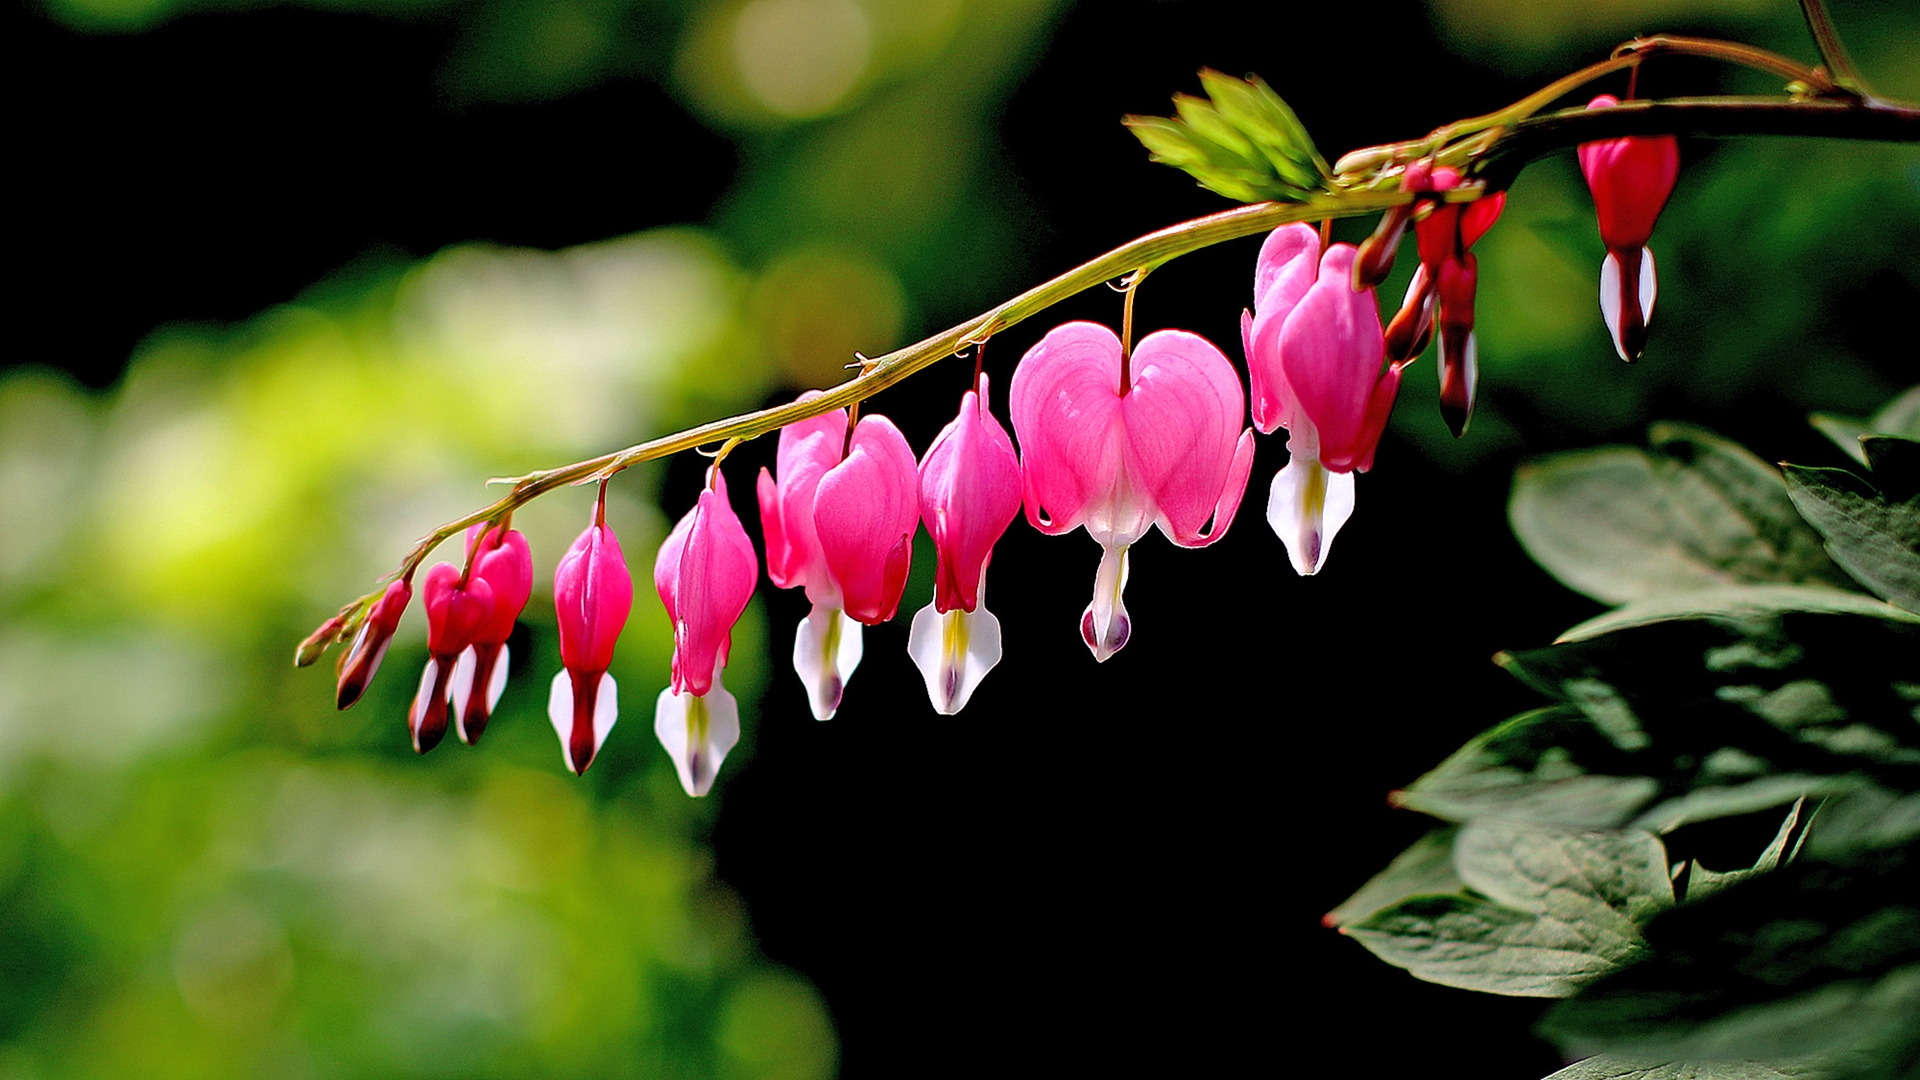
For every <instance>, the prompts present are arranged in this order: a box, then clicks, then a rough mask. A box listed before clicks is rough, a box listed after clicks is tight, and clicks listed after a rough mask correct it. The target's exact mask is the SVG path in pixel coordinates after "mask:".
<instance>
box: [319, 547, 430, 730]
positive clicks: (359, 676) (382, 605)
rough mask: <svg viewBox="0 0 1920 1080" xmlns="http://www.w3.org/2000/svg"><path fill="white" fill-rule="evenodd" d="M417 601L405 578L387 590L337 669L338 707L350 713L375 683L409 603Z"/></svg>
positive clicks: (362, 624)
mask: <svg viewBox="0 0 1920 1080" xmlns="http://www.w3.org/2000/svg"><path fill="white" fill-rule="evenodd" d="M412 599H413V586H412V585H410V584H408V582H407V579H405V578H401V579H400V580H399V581H396V582H394V583H393V584H391V585H388V586H387V591H386V592H384V593H382V594H381V595H380V599H378V600H375V601H374V602H373V607H372V609H371V610H369V611H368V612H367V616H366V618H365V619H362V620H361V622H360V630H359V632H357V633H356V634H354V637H353V644H352V645H351V646H349V647H348V648H347V651H346V652H343V653H341V654H340V665H339V667H338V668H337V669H336V672H337V674H338V677H339V682H338V687H337V691H336V694H335V697H334V707H335V708H340V709H349V708H352V707H353V703H354V702H356V701H359V700H360V695H361V694H363V693H365V692H366V689H367V684H368V683H370V682H372V681H373V676H374V673H375V672H378V671H379V670H380V661H382V660H384V659H386V656H387V646H388V645H391V644H392V643H393V632H394V631H395V630H398V629H399V628H400V616H401V615H402V614H404V613H405V612H406V610H407V602H408V601H409V600H412Z"/></svg>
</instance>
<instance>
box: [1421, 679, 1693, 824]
mask: <svg viewBox="0 0 1920 1080" xmlns="http://www.w3.org/2000/svg"><path fill="white" fill-rule="evenodd" d="M1636 770H1637V765H1636V764H1635V763H1633V762H1632V761H1631V760H1630V759H1629V757H1628V756H1627V755H1625V754H1623V753H1621V752H1620V750H1619V748H1618V747H1617V746H1615V745H1614V744H1613V743H1612V741H1611V740H1609V739H1607V738H1606V736H1605V735H1604V734H1603V733H1602V732H1601V731H1600V730H1599V729H1598V728H1597V727H1596V726H1595V725H1594V723H1593V722H1592V721H1591V720H1589V719H1588V718H1587V717H1586V715H1585V714H1583V713H1582V712H1580V710H1578V709H1576V708H1573V707H1572V706H1566V705H1558V706H1553V707H1551V708H1546V709H1537V710H1535V711H1533V712H1529V713H1522V714H1521V715H1519V716H1516V717H1514V718H1513V719H1511V720H1508V721H1506V722H1505V723H1502V724H1500V725H1499V726H1497V727H1494V728H1492V729H1491V730H1488V731H1485V732H1483V733H1481V734H1480V735H1478V736H1476V737H1475V738H1474V739H1473V740H1472V741H1470V742H1468V743H1467V745H1465V746H1463V747H1461V748H1460V749H1459V750H1457V751H1455V752H1454V753H1453V755H1452V756H1451V757H1449V758H1447V760H1445V761H1443V762H1441V763H1440V765H1439V766H1438V767H1436V768H1435V769H1434V770H1433V771H1432V772H1429V773H1427V774H1426V775H1425V776H1422V777H1421V778H1420V779H1418V780H1416V781H1414V782H1413V783H1412V784H1411V785H1409V786H1408V787H1407V789H1406V790H1405V791H1399V792H1395V793H1394V794H1393V796H1392V798H1393V802H1394V803H1395V805H1398V806H1403V807H1406V808H1408V809H1411V810H1418V811H1420V812H1421V813H1425V814H1432V815H1433V816H1434V817H1437V818H1441V819H1443V820H1447V821H1470V820H1472V819H1474V818H1476V817H1484V816H1491V815H1499V816H1503V817H1510V818H1515V819H1518V820H1526V821H1537V822H1544V823H1550V824H1560V825H1583V826H1590V827H1610V826H1615V825H1620V824H1622V823H1624V822H1626V821H1628V820H1630V819H1632V818H1633V816H1634V815H1635V814H1636V813H1637V812H1638V811H1639V810H1640V809H1641V808H1642V807H1644V806H1646V805H1647V804H1648V803H1650V802H1652V801H1653V800H1654V798H1655V797H1656V796H1657V795H1658V794H1659V793H1660V782H1659V781H1657V780H1654V779H1653V778H1651V777H1647V776H1639V775H1634V772H1635V771H1636ZM1616 771H1617V772H1618V774H1617V775H1609V774H1610V773H1615V772H1616Z"/></svg>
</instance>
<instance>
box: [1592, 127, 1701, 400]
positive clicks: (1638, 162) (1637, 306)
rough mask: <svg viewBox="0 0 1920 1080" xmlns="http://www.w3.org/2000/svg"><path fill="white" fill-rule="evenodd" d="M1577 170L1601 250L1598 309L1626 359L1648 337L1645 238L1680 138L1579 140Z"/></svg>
mask: <svg viewBox="0 0 1920 1080" xmlns="http://www.w3.org/2000/svg"><path fill="white" fill-rule="evenodd" d="M1618 104H1620V102H1619V100H1618V99H1617V98H1615V97H1614V96H1613V95H1611V94H1601V95H1600V96H1599V97H1597V98H1594V99H1593V100H1592V101H1590V102H1588V103H1587V108H1589V109H1608V108H1612V107H1613V106H1615V105H1618ZM1580 171H1581V172H1582V173H1585V174H1586V177H1587V190H1589V191H1591V192H1592V193H1593V209H1594V215H1595V217H1597V218H1598V219H1599V222H1600V242H1601V243H1602V244H1605V245H1606V248H1607V257H1606V260H1605V261H1604V262H1602V263H1601V264H1600V312H1601V314H1602V315H1603V316H1604V317H1605V318H1606V320H1607V329H1608V331H1609V332H1611V333H1612V335H1613V347H1614V351H1616V352H1618V353H1619V354H1620V359H1622V360H1625V361H1627V362H1628V363H1632V362H1634V361H1636V360H1638V359H1640V354H1641V352H1642V351H1644V350H1645V348H1646V344H1647V320H1648V319H1650V318H1652V317H1653V300H1654V295H1655V294H1656V293H1657V292H1658V289H1657V288H1656V286H1655V283H1654V274H1653V252H1651V251H1649V250H1647V246H1646V245H1647V241H1648V239H1650V238H1651V237H1652V236H1653V224H1654V222H1655V221H1656V220H1657V219H1658V218H1659V217H1660V211H1661V210H1662V209H1663V208H1664V207H1665V206H1666V205H1667V197H1668V196H1670V195H1672V194H1673V185H1674V183H1675V181H1677V180H1678V179H1679V177H1680V143H1679V141H1678V140H1676V139H1675V138H1674V137H1673V136H1671V135H1657V136H1647V137H1643V136H1626V137H1623V138H1618V139H1601V140H1598V141H1596V142H1590V143H1581V144H1580Z"/></svg>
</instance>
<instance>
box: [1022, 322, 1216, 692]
mask: <svg viewBox="0 0 1920 1080" xmlns="http://www.w3.org/2000/svg"><path fill="white" fill-rule="evenodd" d="M1245 409H1246V397H1245V395H1244V394H1243V393H1242V392H1241V389H1240V379H1239V376H1237V375H1236V374H1234V370H1233V365H1232V364H1230V363H1228V362H1227V358H1226V357H1225V356H1224V355H1222V354H1221V352H1220V350H1219V349H1216V348H1214V347H1213V345H1212V343H1210V342H1208V341H1207V340H1206V339H1205V338H1202V337H1199V336H1198V335H1195V334H1189V333H1187V332H1185V331H1182V330H1162V331H1160V332H1158V333H1155V334H1152V335H1149V336H1148V337H1147V338H1146V340H1144V341H1142V342H1140V345H1139V347H1138V348H1136V349H1135V350H1134V351H1133V355H1132V357H1131V358H1128V357H1126V356H1125V355H1124V353H1123V351H1122V347H1121V344H1120V339H1119V338H1118V337H1115V336H1114V333H1113V331H1111V330H1108V329H1107V328H1106V327H1104V326H1100V325H1098V324H1096V323H1089V322H1071V323H1067V324H1066V325H1064V326H1057V327H1054V328H1053V329H1052V330H1050V331H1048V333H1047V336H1046V337H1044V338H1041V339H1040V342H1039V343H1038V344H1036V345H1035V346H1034V347H1033V348H1031V349H1029V350H1027V354H1026V355H1025V356H1023V357H1021V359H1020V366H1019V367H1018V368H1016V369H1015V370H1014V373H1013V390H1012V394H1011V412H1012V414H1013V430H1014V432H1015V434H1017V435H1018V436H1019V438H1020V452H1021V460H1020V470H1021V478H1022V486H1023V494H1024V501H1025V504H1026V513H1027V520H1028V521H1029V522H1031V523H1032V524H1033V526H1034V528H1036V529H1039V530H1040V531H1041V532H1043V533H1046V534H1047V535H1049V536H1058V535H1060V534H1062V533H1065V532H1069V531H1071V530H1072V529H1075V528H1078V527H1080V526H1082V525H1084V526H1086V529H1087V534H1088V535H1089V536H1091V537H1093V539H1094V540H1095V541H1096V542H1097V543H1099V544H1100V546H1101V548H1102V549H1103V552H1102V554H1101V557H1100V569H1099V571H1098V573H1097V574H1096V576H1095V578H1094V591H1093V602H1092V603H1091V604H1089V605H1088V606H1087V610H1086V612H1085V613H1084V614H1083V615H1082V616H1081V618H1080V636H1081V637H1082V638H1084V639H1085V640H1086V643H1087V647H1088V648H1090V649H1092V650H1093V655H1094V658H1095V659H1096V660H1105V659H1106V658H1107V657H1109V656H1112V655H1113V654H1114V653H1116V652H1118V651H1120V649H1121V647H1122V646H1124V645H1126V643H1127V638H1128V637H1129V636H1130V635H1131V633H1132V623H1131V621H1130V620H1129V619H1128V617H1127V609H1126V604H1125V603H1124V602H1123V600H1122V596H1121V594H1122V591H1123V590H1124V589H1125V588H1126V583H1127V549H1128V548H1129V547H1131V546H1132V545H1133V543H1134V542H1135V541H1137V540H1139V539H1140V537H1142V536H1144V535H1146V533H1147V530H1148V529H1149V528H1151V527H1153V526H1155V525H1158V526H1159V527H1160V531H1161V532H1163V533H1165V534H1166V536H1167V538H1168V539H1169V540H1172V541H1173V542H1174V543H1176V544H1179V545H1180V546H1181V547H1205V546H1206V545H1208V544H1211V543H1213V542H1214V541H1215V540H1218V539H1219V538H1220V537H1222V536H1224V535H1226V532H1227V528H1228V527H1229V526H1230V525H1232V524H1233V515H1234V511H1236V510H1238V509H1239V508H1240V497H1241V496H1242V495H1243V494H1245V492H1246V486H1247V473H1248V471H1249V470H1250V469H1251V468H1252V467H1253V430H1252V429H1251V428H1248V429H1244V430H1243V429H1242V428H1241V426H1240V425H1241V417H1242V416H1244V415H1245ZM1209 519H1211V520H1212V522H1213V528H1212V531H1210V532H1209V531H1205V529H1206V526H1207V522H1208V520H1209Z"/></svg>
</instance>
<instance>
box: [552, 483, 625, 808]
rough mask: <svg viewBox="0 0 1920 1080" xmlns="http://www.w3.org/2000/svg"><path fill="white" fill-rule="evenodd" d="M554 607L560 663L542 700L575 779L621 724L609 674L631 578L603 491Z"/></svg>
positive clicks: (564, 559) (558, 573) (560, 578)
mask: <svg viewBox="0 0 1920 1080" xmlns="http://www.w3.org/2000/svg"><path fill="white" fill-rule="evenodd" d="M553 606H554V611H555V613H556V614H557V615H558V616H559V622H560V662H561V663H562V664H563V665H564V666H565V668H564V670H562V671H561V672H560V673H558V674H556V675H555V676H554V677H553V689H552V692H551V693H550V694H549V696H548V698H547V718H548V719H549V720H552V721H553V729H554V731H556V732H557V733H559V735H560V757H561V760H562V761H564V762H566V765H567V768H569V769H572V770H573V771H574V772H575V773H576V774H578V773H584V772H586V771H587V766H589V765H591V764H593V756H594V755H595V754H597V753H599V752H600V746H601V744H602V743H605V742H606V741H607V733H608V732H609V731H612V730H613V724H614V721H615V720H617V719H619V716H620V697H619V687H617V686H615V685H614V681H613V676H612V675H610V674H608V673H607V668H609V667H611V666H613V646H614V643H615V642H617V641H619V639H620V631H621V630H623V629H625V628H626V625H627V615H628V613H629V612H631V611H632V610H633V578H632V576H631V575H629V574H628V573H627V562H626V559H625V558H623V557H622V556H621V554H620V541H619V540H618V539H616V538H615V537H614V535H613V530H612V529H609V528H608V527H607V493H606V489H605V488H604V487H602V489H601V491H600V498H599V500H598V501H597V502H595V503H594V508H593V524H591V525H588V526H587V528H586V531H585V532H582V533H581V534H580V535H579V536H578V537H576V538H575V539H574V541H573V545H572V546H571V547H569V548H567V553H566V554H565V555H563V556H561V558H560V565H559V567H558V568H557V569H555V570H554V572H553Z"/></svg>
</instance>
